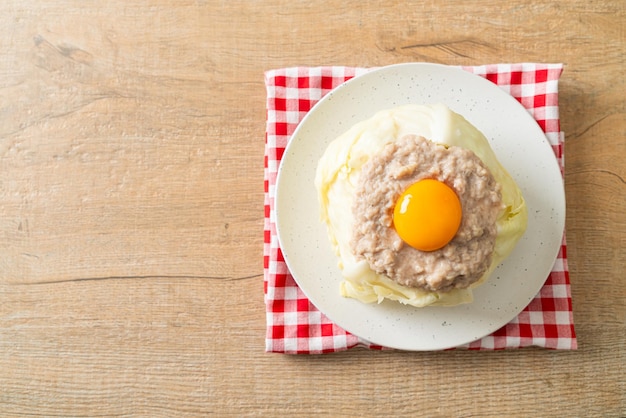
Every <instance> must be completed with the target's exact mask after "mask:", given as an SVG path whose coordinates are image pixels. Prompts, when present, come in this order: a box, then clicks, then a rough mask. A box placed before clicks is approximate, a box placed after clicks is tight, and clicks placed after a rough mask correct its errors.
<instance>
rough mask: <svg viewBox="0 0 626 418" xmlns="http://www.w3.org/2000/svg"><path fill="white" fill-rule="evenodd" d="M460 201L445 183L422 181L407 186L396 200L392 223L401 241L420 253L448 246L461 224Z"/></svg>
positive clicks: (429, 180)
mask: <svg viewBox="0 0 626 418" xmlns="http://www.w3.org/2000/svg"><path fill="white" fill-rule="evenodd" d="M461 214H462V211H461V201H460V200H459V197H458V196H457V194H456V193H455V192H454V190H452V188H450V187H449V186H448V185H446V184H445V183H442V182H440V181H438V180H434V179H424V180H420V181H418V182H416V183H413V184H412V185H410V186H409V187H408V188H407V189H406V190H405V191H404V193H402V195H400V197H399V198H398V200H397V201H396V206H395V208H394V212H393V224H394V227H395V229H396V232H397V233H398V235H399V236H400V238H402V240H403V241H404V242H406V243H407V244H409V245H410V246H411V247H413V248H416V249H418V250H421V251H435V250H438V249H440V248H442V247H444V246H445V245H446V244H448V243H449V242H450V241H451V240H452V238H454V235H455V234H456V232H457V230H458V229H459V226H460V225H461Z"/></svg>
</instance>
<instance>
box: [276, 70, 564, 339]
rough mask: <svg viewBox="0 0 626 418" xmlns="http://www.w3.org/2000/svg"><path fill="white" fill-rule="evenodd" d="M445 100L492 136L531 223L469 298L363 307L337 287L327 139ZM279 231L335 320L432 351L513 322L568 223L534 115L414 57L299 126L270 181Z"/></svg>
mask: <svg viewBox="0 0 626 418" xmlns="http://www.w3.org/2000/svg"><path fill="white" fill-rule="evenodd" d="M407 103H417V104H429V103H444V104H446V105H448V106H449V107H450V108H451V109H452V110H454V111H455V112H457V113H459V114H461V115H463V116H464V117H465V118H466V119H467V120H468V121H470V122H471V123H472V124H473V125H474V126H476V127H477V128H478V129H479V130H481V131H482V132H483V133H484V134H485V136H486V137H487V138H488V139H489V141H490V143H491V145H492V147H493V149H494V151H495V152H496V155H497V156H498V159H499V160H500V162H501V163H502V164H503V165H504V167H506V168H507V170H508V171H509V173H510V174H511V175H512V176H513V178H514V179H515V180H516V181H517V183H518V185H519V186H520V188H521V189H522V192H523V194H524V197H525V199H526V202H527V205H528V229H527V232H526V234H525V235H524V237H523V238H522V239H521V240H520V242H519V243H518V245H517V247H516V249H515V250H514V251H513V253H512V254H511V256H510V257H509V258H508V259H507V260H505V262H504V263H503V264H501V265H500V266H499V267H498V268H497V269H496V270H495V272H494V273H493V275H492V276H491V278H490V279H489V280H488V281H487V282H486V283H485V284H483V285H482V286H480V287H479V288H477V289H476V290H475V291H474V302H473V303H471V304H467V305H460V306H456V307H426V308H414V307H410V306H404V305H401V304H399V303H396V302H391V301H385V302H383V303H381V304H363V303H361V302H359V301H357V300H354V299H348V298H344V297H342V296H341V295H340V294H339V283H340V282H341V281H342V277H341V273H340V270H339V268H338V267H337V259H336V257H335V255H334V254H333V253H332V250H331V248H330V245H329V242H328V237H327V235H326V229H325V226H324V225H323V224H322V223H321V222H320V220H319V213H318V202H317V195H316V191H315V186H314V184H313V180H314V177H315V169H316V166H317V162H318V160H319V158H320V157H321V156H322V154H323V152H324V150H325V149H326V147H327V145H328V144H329V143H330V142H331V141H332V140H333V139H335V138H336V137H337V136H339V135H340V134H341V133H343V132H344V131H346V130H347V129H348V128H349V127H350V126H352V125H353V124H355V123H356V122H359V121H361V120H364V119H367V118H369V117H370V116H372V115H373V114H374V113H376V112H377V111H378V110H381V109H386V108H391V107H395V106H399V105H403V104H407ZM276 217H277V229H278V237H279V240H280V244H281V248H282V251H283V254H284V256H285V260H286V262H287V266H288V267H289V270H290V271H291V273H292V274H293V276H294V278H295V280H296V282H297V283H298V285H299V286H300V288H301V289H302V290H303V291H304V293H305V294H306V295H307V297H308V298H309V299H310V300H311V302H312V303H313V304H314V305H315V306H316V307H317V308H318V309H320V310H321V311H322V312H323V313H324V314H326V315H327V316H328V317H329V318H330V319H331V320H332V321H333V322H335V323H336V324H337V325H339V326H341V327H343V328H344V329H346V330H348V331H349V332H351V333H353V334H355V335H357V336H359V337H361V338H363V339H365V340H368V341H370V342H372V343H375V344H380V345H383V346H386V347H391V348H396V349H403V350H437V349H446V348H451V347H455V346H459V345H463V344H466V343H469V342H472V341H474V340H477V339H479V338H482V337H484V336H486V335H488V334H490V333H492V332H493V331H495V330H497V329H498V328H500V327H502V326H504V325H505V324H507V323H508V322H509V321H511V320H512V319H513V318H514V317H515V316H516V315H517V314H518V313H519V312H521V311H522V309H524V307H525V306H526V305H527V304H528V303H529V302H530V301H531V300H532V299H533V297H534V296H535V295H536V294H537V292H538V291H539V289H541V286H542V285H543V283H544V282H545V280H546V278H547V276H548V274H549V272H550V270H551V268H552V266H553V264H554V261H555V259H556V256H557V254H558V250H559V247H560V244H561V238H562V235H563V228H564V225H565V193H564V188H563V181H562V177H561V174H560V170H559V167H558V164H557V161H556V159H555V157H554V153H553V151H552V149H551V147H550V145H549V143H548V142H547V140H546V138H545V136H544V134H543V132H542V130H541V129H540V128H539V126H538V125H537V123H536V122H535V120H534V119H533V118H532V116H531V115H530V114H529V113H528V112H527V111H526V110H525V109H524V107H522V106H521V104H519V103H518V102H517V101H516V100H515V99H514V98H512V97H511V96H510V95H508V94H507V93H505V92H503V91H502V90H501V89H500V88H499V87H497V86H496V85H494V84H492V83H491V82H489V81H487V80H485V79H483V78H481V77H478V76H476V75H473V74H470V73H468V72H466V71H463V70H461V69H458V68H454V67H448V66H442V65H438V64H426V63H410V64H398V65H392V66H388V67H382V68H379V69H376V70H373V71H371V72H368V73H366V74H364V75H361V76H359V77H355V78H353V79H352V80H350V81H348V82H346V83H344V84H342V85H341V86H339V87H338V88H336V89H335V90H333V91H332V92H330V93H329V94H328V95H327V96H325V97H324V98H323V99H322V100H321V101H320V102H319V103H318V104H317V105H316V106H315V107H314V108H313V109H312V110H311V111H310V112H309V113H308V114H307V116H306V117H305V118H304V120H303V121H302V122H301V123H300V125H299V126H298V128H297V130H296V132H295V133H294V135H293V137H292V139H291V141H290V142H289V144H288V146H287V149H286V150H285V153H284V155H283V158H282V161H281V166H280V168H279V173H278V179H277V185H276Z"/></svg>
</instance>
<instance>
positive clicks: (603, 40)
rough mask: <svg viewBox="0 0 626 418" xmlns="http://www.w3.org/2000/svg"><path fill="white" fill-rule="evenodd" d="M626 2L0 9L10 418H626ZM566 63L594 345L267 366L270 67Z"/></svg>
mask: <svg viewBox="0 0 626 418" xmlns="http://www.w3.org/2000/svg"><path fill="white" fill-rule="evenodd" d="M625 22H626V16H625V4H624V2H623V1H622V0H614V1H610V0H598V1H588V0H573V1H544V2H535V1H532V0H512V1H508V2H501V1H496V0H480V1H465V2H457V1H452V0H450V1H416V2H400V1H386V2H363V1H346V0H343V1H325V2H323V1H313V0H308V1H296V0H292V1H281V0H273V1H242V0H237V1H208V0H205V1H202V0H197V1H192V0H153V1H131V2H129V1H126V0H107V1H106V2H95V1H94V2H91V1H89V2H87V1H81V0H51V1H18V0H8V1H3V2H1V3H0V415H1V416H152V417H170V416H204V415H212V414H213V415H216V416H267V417H271V416H317V415H321V416H358V417H360V416H381V415H389V416H429V417H435V416H441V417H452V416H471V417H485V416H491V417H500V416H554V417H563V416H572V417H587V416H602V417H611V416H614V417H617V416H626V395H625V393H626V378H625V375H626V367H625V363H626V349H625V347H626V327H625V322H626V280H625V279H624V277H625V276H624V274H625V273H624V267H625V266H626V257H625V251H624V248H626V234H625V232H626V205H625V203H626V197H625V196H626V185H625V180H624V178H625V176H626V146H625V140H624V133H625V129H626V124H625V109H624V93H625V85H624V61H625V58H624V57H625V56H626V50H625V30H624V23H625ZM411 61H428V62H437V63H445V64H455V65H458V64H485V63H496V62H522V61H535V62H562V63H564V65H565V70H564V73H563V76H562V79H561V84H560V89H561V90H560V93H561V94H560V105H561V118H562V128H563V130H564V131H565V133H566V148H565V150H566V151H565V153H566V158H565V161H566V169H565V188H566V193H567V204H568V207H567V222H566V230H567V237H568V250H569V253H568V256H569V268H570V274H571V280H572V293H573V303H574V317H575V322H576V329H577V333H578V340H579V349H578V350H576V351H558V352H557V351H549V350H543V349H523V350H510V351H499V352H459V351H457V352H431V353H406V352H370V351H367V350H364V349H355V350H352V351H349V352H344V353H340V354H336V355H323V356H286V355H279V354H268V353H265V352H264V333H265V311H264V304H263V286H262V282H263V265H262V247H263V245H262V244H263V233H262V229H263V146H264V129H265V90H264V84H263V72H264V71H265V70H267V69H271V68H278V67H283V66H292V65H299V64H301V65H322V64H343V65H354V66H380V65H387V64H393V63H400V62H411Z"/></svg>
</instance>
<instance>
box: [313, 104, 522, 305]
mask: <svg viewBox="0 0 626 418" xmlns="http://www.w3.org/2000/svg"><path fill="white" fill-rule="evenodd" d="M315 185H316V188H317V192H318V198H319V202H320V211H321V219H322V221H323V222H324V223H325V224H326V226H327V231H328V236H329V239H330V243H331V245H332V248H333V251H334V252H335V254H336V255H337V257H338V260H339V267H340V269H341V271H342V276H343V279H344V280H343V281H342V283H341V288H340V291H341V294H342V295H343V296H346V297H351V298H356V299H358V300H360V301H362V302H365V303H372V302H379V303H380V302H381V301H383V300H384V299H390V300H395V301H398V302H401V303H403V304H408V305H413V306H416V307H423V306H428V305H446V306H451V305H457V304H461V303H468V302H471V301H472V300H473V296H472V289H473V288H475V287H476V286H478V285H480V284H481V283H484V281H485V280H486V279H487V278H488V277H489V275H490V274H491V272H492V271H493V270H494V269H495V267H496V266H497V265H498V264H500V263H501V262H502V261H503V260H504V259H505V258H506V257H507V256H508V255H509V254H510V253H511V251H512V250H513V248H514V247H515V245H516V243H517V242H518V240H519V239H520V238H521V236H522V235H523V233H524V231H525V229H526V223H527V210H526V204H525V201H524V198H523V196H522V193H521V191H520V190H519V188H518V186H517V185H516V183H515V181H514V180H513V178H512V177H511V176H510V175H509V174H508V173H507V171H506V170H505V169H504V168H503V167H502V165H501V164H500V163H499V162H498V160H497V158H496V156H495V154H494V152H493V150H492V149H491V147H490V145H489V143H488V141H487V139H486V138H485V137H484V135H483V134H482V133H481V132H480V131H479V130H478V129H476V128H475V127H474V126H473V125H471V124H470V123H469V122H468V121H467V120H466V119H465V118H463V117H462V116H461V115H459V114H457V113H455V112H453V111H451V110H450V109H449V108H447V107H446V106H444V105H441V104H437V105H404V106H400V107H396V108H393V109H388V110H383V111H380V112H378V113H377V114H375V115H374V116H372V117H371V118H369V119H367V120H365V121H362V122H359V123H357V124H356V125H354V126H353V127H352V128H350V129H349V130H348V131H347V132H345V133H344V134H342V135H340V136H339V137H338V138H337V139H335V140H334V141H333V142H331V143H330V144H329V146H328V148H327V149H326V151H325V153H324V155H323V156H322V158H321V159H320V161H319V163H318V167H317V172H316V176H315Z"/></svg>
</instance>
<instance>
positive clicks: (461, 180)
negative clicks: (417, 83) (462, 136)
mask: <svg viewBox="0 0 626 418" xmlns="http://www.w3.org/2000/svg"><path fill="white" fill-rule="evenodd" d="M426 178H433V179H436V180H439V181H441V182H444V183H446V184H447V185H448V186H450V187H451V188H452V189H453V190H454V191H455V192H456V193H457V195H458V197H459V199H460V201H461V206H462V212H463V213H462V220H461V225H460V227H459V230H458V231H457V234H456V235H455V237H454V238H453V239H452V241H450V242H449V243H448V244H447V245H446V246H445V247H443V248H441V249H439V250H436V251H429V252H425V251H420V250H417V249H415V248H413V247H411V246H410V245H408V244H406V243H404V241H402V239H401V238H400V237H399V236H398V234H397V233H396V231H395V229H394V228H393V209H394V206H395V203H396V200H397V199H398V197H399V196H400V195H401V194H402V192H403V191H404V190H405V189H406V188H407V187H408V186H410V185H411V184H413V183H415V182H417V181H419V180H422V179H426ZM501 209H502V198H501V193H500V186H499V184H498V183H497V182H496V180H495V179H494V177H493V175H492V174H491V172H490V171H489V169H488V168H487V167H486V166H485V164H483V162H482V161H481V160H480V158H478V157H477V156H476V154H474V153H473V152H472V151H470V150H467V149H465V148H461V147H455V146H450V147H447V146H443V145H440V144H436V143H434V142H432V141H429V140H427V139H425V138H423V137H419V136H415V135H407V136H404V137H402V138H400V139H399V140H398V141H396V142H393V143H390V144H387V145H386V146H385V148H384V149H383V150H382V151H381V152H380V153H378V154H377V155H375V156H374V157H372V158H371V159H370V160H369V161H368V162H367V163H366V164H365V165H364V166H363V167H362V171H361V174H360V176H359V180H358V184H357V185H356V193H355V199H354V205H353V207H352V211H353V215H354V225H353V236H352V239H351V242H350V245H351V248H352V251H353V253H354V254H355V256H356V258H357V259H365V260H366V261H367V262H368V263H369V265H370V268H371V269H372V270H374V271H375V272H377V273H379V274H384V275H386V276H388V277H389V278H390V279H392V280H394V281H395V282H397V283H399V284H401V285H404V286H408V287H414V288H421V289H424V290H426V291H434V292H446V291H450V290H452V289H454V288H467V287H469V286H470V285H471V284H472V283H474V282H476V281H477V280H479V279H480V278H481V277H482V276H483V274H484V273H485V272H486V271H487V269H488V268H489V266H490V264H491V256H492V253H493V250H494V246H495V240H496V234H497V231H496V219H497V216H498V213H499V212H500V210H501Z"/></svg>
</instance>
